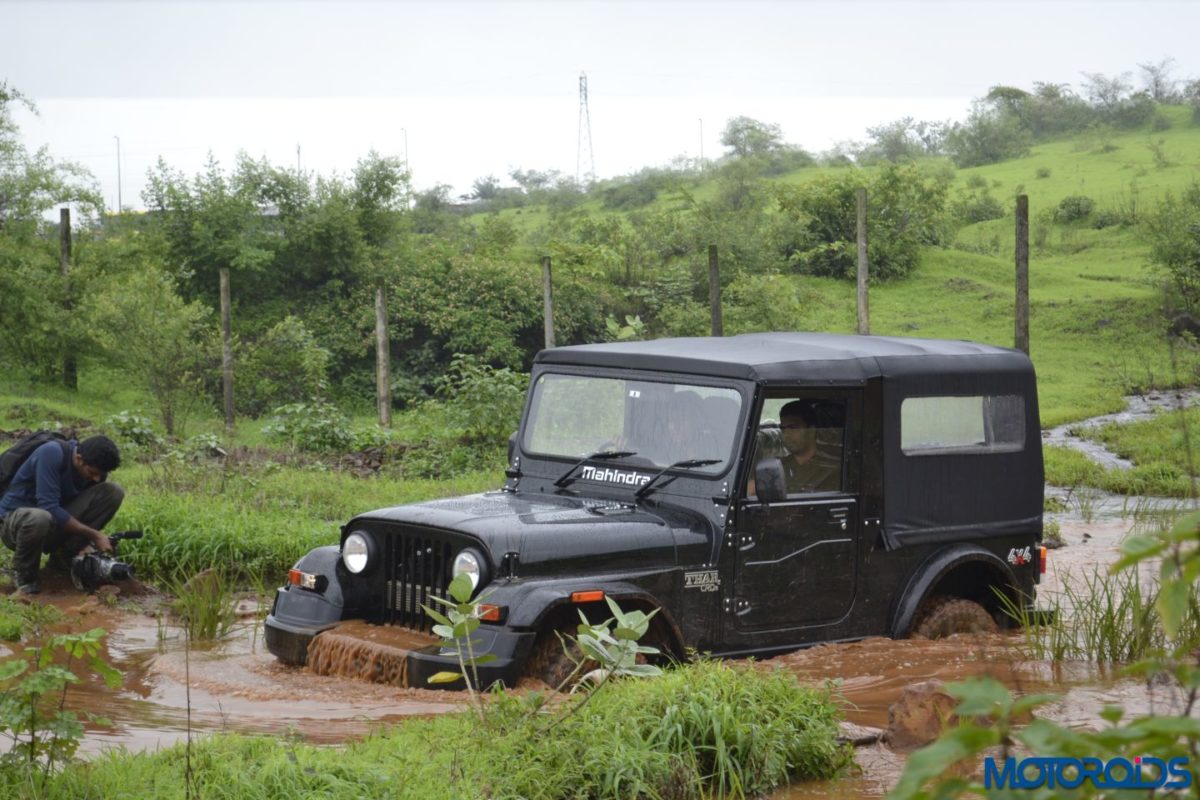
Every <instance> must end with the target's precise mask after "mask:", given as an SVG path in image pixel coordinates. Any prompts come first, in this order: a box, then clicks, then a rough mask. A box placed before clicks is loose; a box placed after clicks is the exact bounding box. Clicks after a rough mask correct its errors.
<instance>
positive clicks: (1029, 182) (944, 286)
mask: <svg viewBox="0 0 1200 800" xmlns="http://www.w3.org/2000/svg"><path fill="white" fill-rule="evenodd" d="M1190 113H1191V110H1190V108H1186V107H1169V108H1167V109H1165V110H1164V112H1163V114H1164V116H1165V118H1166V119H1168V120H1170V122H1171V127H1170V128H1168V129H1166V130H1161V131H1157V130H1150V129H1146V130H1141V131H1135V132H1127V133H1113V132H1111V131H1107V132H1103V131H1102V132H1091V133H1087V134H1082V135H1079V136H1076V137H1072V138H1069V139H1065V140H1062V141H1056V142H1050V143H1044V144H1039V145H1036V146H1035V147H1033V149H1032V151H1031V152H1030V153H1029V155H1027V156H1025V157H1023V158H1018V159H1014V160H1010V161H1006V162H1003V163H999V164H993V165H989V166H984V167H975V168H970V169H962V170H958V171H957V172H955V174H954V179H953V183H952V187H951V196H952V197H953V196H954V195H955V193H957V192H963V191H968V190H969V189H970V188H972V187H974V188H976V189H980V188H982V189H986V191H987V192H988V193H990V194H991V195H992V196H993V197H995V198H996V199H997V200H999V201H1000V202H1001V203H1002V204H1003V205H1004V207H1005V208H1006V209H1007V213H1006V214H1005V216H1004V218H1002V219H995V220H989V221H986V222H980V223H975V224H971V225H967V226H965V227H962V228H961V229H960V230H958V232H957V235H956V238H955V240H954V244H953V246H952V247H950V248H933V247H930V248H926V249H925V250H924V252H923V253H922V258H921V264H920V267H919V268H918V269H917V270H916V271H915V272H914V273H913V274H912V275H910V276H908V277H906V278H904V279H901V280H895V281H890V282H885V283H882V284H877V285H874V286H873V287H872V290H871V328H872V332H874V333H880V334H888V335H900V336H930V337H949V338H963V339H973V340H978V341H983V342H989V343H993V344H1001V345H1011V344H1012V341H1013V322H1012V308H1013V298H1014V294H1015V291H1014V266H1013V265H1014V249H1015V248H1014V240H1015V234H1014V225H1013V219H1012V208H1013V204H1014V200H1013V198H1014V197H1015V196H1016V195H1017V194H1019V193H1025V194H1027V195H1028V196H1029V204H1030V221H1031V225H1030V238H1031V257H1030V272H1031V275H1030V292H1031V303H1032V309H1031V339H1032V351H1033V352H1032V356H1033V359H1034V362H1035V364H1036V366H1037V368H1038V372H1039V379H1040V385H1041V402H1042V415H1043V420H1044V423H1045V424H1046V425H1047V426H1052V425H1057V424H1060V423H1063V422H1068V421H1071V420H1075V419H1081V418H1085V417H1089V416H1093V415H1096V414H1101V413H1107V412H1111V411H1115V410H1118V409H1119V408H1121V407H1122V402H1123V401H1122V399H1121V398H1122V396H1123V395H1125V394H1128V393H1131V392H1137V391H1142V390H1146V389H1153V388H1161V387H1164V386H1174V385H1180V384H1191V383H1194V382H1195V381H1196V377H1195V374H1194V366H1195V363H1196V359H1195V358H1194V356H1193V354H1192V353H1190V352H1188V353H1184V354H1182V356H1181V363H1179V364H1177V366H1176V367H1175V368H1172V366H1171V363H1170V360H1171V359H1170V354H1169V351H1168V347H1167V342H1166V337H1165V330H1166V322H1165V320H1164V318H1163V316H1162V314H1161V312H1160V309H1161V308H1162V306H1163V302H1164V300H1163V293H1162V290H1161V288H1160V284H1161V275H1159V274H1157V273H1156V272H1155V271H1154V270H1153V269H1152V268H1151V266H1150V264H1149V262H1148V246H1147V245H1146V243H1145V242H1144V241H1143V239H1142V237H1141V235H1140V233H1139V230H1138V227H1137V222H1138V221H1139V219H1141V218H1142V217H1143V216H1144V215H1145V214H1146V213H1147V212H1148V211H1150V210H1152V209H1153V208H1154V206H1155V205H1156V204H1157V203H1158V202H1159V201H1160V200H1161V199H1162V198H1163V197H1164V196H1165V194H1166V193H1167V192H1176V193H1177V192H1179V191H1180V190H1182V189H1183V188H1185V187H1186V186H1188V185H1189V184H1190V183H1191V182H1193V181H1195V180H1197V179H1200V126H1197V125H1195V124H1193V123H1192V122H1191V119H1190ZM941 168H942V169H946V170H949V169H952V168H951V167H950V165H949V164H948V163H947V164H944V165H942V167H941ZM844 169H846V168H845V167H810V168H806V169H802V170H798V171H795V172H792V173H788V174H786V175H782V176H778V177H776V178H774V179H771V180H773V181H774V182H778V183H785V184H796V183H803V182H805V181H810V180H813V179H815V178H817V177H819V176H822V175H829V174H833V173H835V172H836V171H837V170H844ZM681 181H683V182H684V183H685V184H686V190H687V193H688V195H689V196H690V197H691V198H692V199H694V200H696V201H701V202H702V201H704V200H709V199H712V198H713V197H714V196H715V195H716V193H717V182H716V180H715V179H714V178H712V177H708V178H695V179H687V178H682V179H681ZM1071 197H1086V198H1088V199H1089V200H1090V201H1092V205H1093V209H1092V211H1091V213H1089V214H1087V215H1086V217H1085V218H1084V219H1081V220H1078V221H1075V222H1060V221H1057V220H1056V219H1055V216H1054V211H1055V209H1057V208H1058V206H1059V204H1060V203H1062V201H1063V200H1064V199H1066V198H1071ZM682 205H683V201H682V200H681V194H680V193H679V192H670V191H665V192H660V193H659V195H658V197H657V198H656V199H655V200H654V201H653V202H652V203H650V204H648V205H647V206H645V207H644V208H643V209H642V210H641V211H642V213H656V212H659V213H661V212H668V213H669V212H671V211H673V210H677V209H679V208H681V206H682ZM573 213H576V214H586V215H590V216H593V217H606V216H613V217H621V216H626V215H627V212H614V211H608V210H605V209H604V207H603V204H602V203H601V202H600V200H598V199H594V198H593V199H588V200H586V201H585V202H583V203H582V204H581V205H580V206H578V207H577V208H576V209H575V210H574V212H573ZM500 214H501V216H502V217H503V218H505V219H509V220H511V221H512V222H513V223H514V224H515V225H517V226H518V228H519V229H520V230H521V231H522V232H524V233H529V232H532V231H536V230H537V229H538V228H539V227H541V226H543V225H545V224H547V222H548V220H549V219H550V217H551V212H550V210H549V209H547V208H546V207H545V206H532V207H525V208H520V209H506V210H504V211H502V212H500ZM478 218H479V217H478V216H477V217H475V219H476V220H478ZM1100 226H1103V227H1100ZM720 244H721V243H720V242H718V245H720ZM784 278H785V280H787V281H788V282H789V283H790V284H791V285H793V286H794V287H795V289H796V290H797V291H798V292H799V293H800V294H801V296H802V297H804V298H807V300H806V302H805V303H804V309H803V312H802V314H801V315H800V316H799V317H798V318H796V319H794V327H795V328H796V329H806V330H828V331H840V332H849V331H852V330H854V329H855V319H854V289H853V286H852V285H851V284H849V283H847V282H845V281H837V280H831V279H825V278H814V277H810V276H802V275H795V274H790V275H785V276H784ZM727 332H740V330H739V329H738V328H737V326H736V325H735V327H734V328H733V330H732V331H731V330H730V329H729V327H728V325H727Z"/></svg>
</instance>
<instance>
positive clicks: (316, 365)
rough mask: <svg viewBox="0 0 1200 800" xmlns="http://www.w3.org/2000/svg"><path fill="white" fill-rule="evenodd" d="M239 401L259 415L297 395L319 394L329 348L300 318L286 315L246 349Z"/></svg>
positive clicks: (238, 387) (238, 386) (240, 371)
mask: <svg viewBox="0 0 1200 800" xmlns="http://www.w3.org/2000/svg"><path fill="white" fill-rule="evenodd" d="M241 362H242V363H241V364H240V365H239V369H238V372H237V377H238V380H237V383H236V394H235V401H236V403H237V407H238V410H239V411H241V412H243V413H246V414H250V415H251V416H255V417H257V416H259V415H260V414H262V413H263V412H265V411H266V410H267V409H269V408H272V407H274V406H278V405H280V404H281V403H286V402H287V401H289V400H294V399H296V398H297V397H316V396H318V395H320V394H321V393H322V392H323V391H324V389H325V379H326V376H327V375H328V372H329V351H328V350H326V349H324V348H323V347H321V346H320V345H318V344H317V340H316V338H315V337H314V336H313V335H312V334H311V333H310V332H309V331H308V329H307V328H306V327H305V326H304V323H303V322H301V321H300V320H299V319H298V318H296V317H293V316H287V317H285V318H284V319H283V320H282V321H281V322H279V323H277V324H275V325H274V326H272V327H271V329H270V330H268V331H267V332H266V333H265V334H264V335H263V337H262V338H261V339H259V340H258V341H257V342H255V343H253V344H251V345H248V346H246V347H244V348H243V350H242V359H241Z"/></svg>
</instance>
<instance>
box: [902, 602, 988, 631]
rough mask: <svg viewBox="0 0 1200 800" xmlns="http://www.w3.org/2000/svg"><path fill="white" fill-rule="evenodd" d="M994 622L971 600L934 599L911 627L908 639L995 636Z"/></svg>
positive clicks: (985, 611)
mask: <svg viewBox="0 0 1200 800" xmlns="http://www.w3.org/2000/svg"><path fill="white" fill-rule="evenodd" d="M997 630H999V628H998V626H997V625H996V620H994V619H992V615H991V614H989V613H988V611H987V609H986V608H984V607H983V606H981V605H980V604H979V603H976V602H975V601H974V600H967V599H965V598H962V597H947V596H940V597H934V598H932V599H931V600H929V601H928V603H926V605H925V609H924V610H923V611H922V612H921V615H920V616H919V617H918V618H917V621H916V622H915V623H914V624H913V628H912V635H913V636H914V637H919V638H922V639H942V638H944V637H946V636H951V635H953V634H955V633H996V631H997Z"/></svg>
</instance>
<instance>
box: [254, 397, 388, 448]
mask: <svg viewBox="0 0 1200 800" xmlns="http://www.w3.org/2000/svg"><path fill="white" fill-rule="evenodd" d="M263 432H264V433H266V434H267V435H268V436H272V437H274V438H276V439H279V440H281V441H284V442H287V443H288V444H289V445H291V446H292V447H294V448H296V449H297V450H302V451H304V452H308V453H338V452H341V453H344V452H349V451H354V450H362V449H363V448H367V447H378V446H380V445H382V444H384V443H385V442H386V441H387V437H386V435H385V434H384V433H383V431H380V430H379V429H377V428H376V429H374V430H370V429H355V428H353V427H351V425H350V419H349V418H348V417H347V416H346V415H345V414H343V413H342V412H341V411H340V410H338V408H337V406H334V405H333V404H332V403H328V402H326V401H324V400H312V401H310V402H308V403H290V404H288V405H285V406H280V407H278V408H276V409H275V411H274V417H273V419H272V421H271V422H270V424H268V425H267V426H266V427H264V428H263Z"/></svg>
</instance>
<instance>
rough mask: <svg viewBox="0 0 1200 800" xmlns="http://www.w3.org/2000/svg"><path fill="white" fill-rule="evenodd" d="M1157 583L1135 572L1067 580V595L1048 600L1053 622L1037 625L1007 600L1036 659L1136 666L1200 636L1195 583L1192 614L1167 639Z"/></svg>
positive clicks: (1199, 598) (1027, 651)
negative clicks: (1160, 613)
mask: <svg viewBox="0 0 1200 800" xmlns="http://www.w3.org/2000/svg"><path fill="white" fill-rule="evenodd" d="M1159 591H1160V586H1159V583H1158V581H1157V580H1153V579H1148V578H1146V577H1143V576H1139V575H1138V573H1137V571H1135V570H1127V571H1123V572H1117V573H1110V572H1107V571H1102V570H1099V569H1096V570H1094V571H1092V572H1091V573H1088V574H1084V575H1083V576H1082V577H1080V578H1078V579H1073V578H1072V577H1071V576H1067V577H1066V578H1064V580H1063V589H1062V592H1061V593H1058V594H1054V595H1043V596H1042V597H1041V599H1043V600H1048V602H1049V611H1050V612H1051V614H1052V618H1051V619H1050V621H1049V622H1047V623H1046V624H1041V625H1039V624H1037V622H1039V620H1034V619H1033V618H1032V612H1030V611H1029V610H1028V609H1026V608H1019V607H1017V605H1016V604H1014V603H1013V602H1012V601H1011V600H1007V599H1005V598H1003V597H1002V601H1003V602H1004V603H1005V606H1006V613H1008V614H1009V616H1011V617H1012V618H1013V619H1014V620H1016V622H1017V623H1018V624H1020V626H1021V628H1022V630H1023V632H1024V642H1023V649H1024V651H1025V655H1026V657H1027V658H1030V659H1034V660H1039V661H1041V660H1050V661H1054V662H1060V661H1091V662H1094V663H1098V664H1130V663H1133V662H1136V661H1140V660H1141V659H1143V658H1146V657H1147V656H1149V655H1150V654H1152V653H1155V652H1162V651H1163V650H1164V649H1168V648H1169V647H1172V646H1173V645H1174V643H1175V642H1176V641H1191V640H1193V639H1195V638H1196V637H1197V635H1200V590H1198V589H1197V587H1196V585H1195V584H1193V585H1192V587H1191V593H1190V597H1189V600H1188V602H1189V604H1190V607H1191V609H1192V614H1190V615H1189V616H1188V617H1186V618H1185V620H1184V625H1183V626H1182V627H1181V629H1180V631H1179V632H1178V633H1177V634H1176V636H1174V637H1169V636H1167V634H1166V632H1165V631H1164V629H1163V626H1162V624H1161V620H1160V617H1159V615H1158V613H1157V611H1156V604H1157V603H1158V596H1159Z"/></svg>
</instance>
